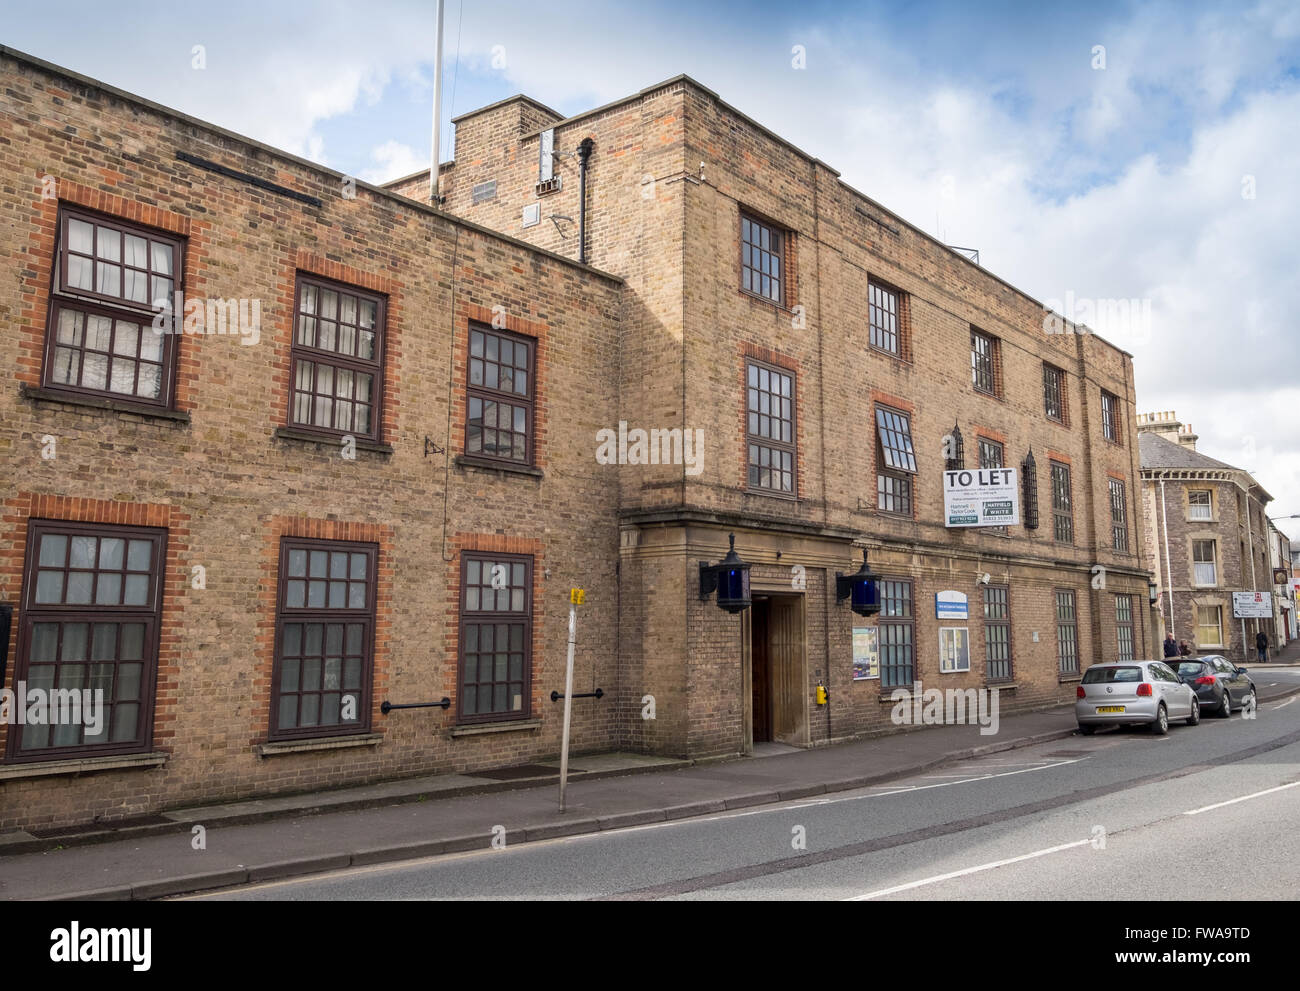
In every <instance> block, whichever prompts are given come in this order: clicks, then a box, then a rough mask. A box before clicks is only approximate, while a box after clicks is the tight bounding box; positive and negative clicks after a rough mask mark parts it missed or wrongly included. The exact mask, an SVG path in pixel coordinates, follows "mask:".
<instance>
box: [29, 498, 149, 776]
mask: <svg viewBox="0 0 1300 991" xmlns="http://www.w3.org/2000/svg"><path fill="white" fill-rule="evenodd" d="M47 535H55V536H66V537H67V538H68V546H67V548H66V549H65V556H64V566H63V567H62V568H60V569H56V570H61V571H63V572H64V574H65V575H66V574H67V572H68V571H79V572H84V573H88V574H91V575H92V576H95V579H96V580H95V581H93V584H94V585H95V586H96V589H97V587H98V581H97V578H98V576H99V575H100V574H102V573H109V574H112V573H119V572H118V569H102V570H101V568H100V563H99V562H100V560H101V557H100V555H101V554H102V549H101V544H100V541H101V540H102V539H105V538H117V539H121V540H122V541H124V544H123V568H122V569H121V571H120V573H122V574H123V575H124V576H125V575H126V574H127V573H128V572H127V571H126V568H127V564H126V558H127V554H128V548H129V546H130V544H129V542H130V541H131V540H147V541H149V542H150V544H151V548H150V560H149V570H148V572H147V573H148V575H149V587H148V593H147V596H146V597H147V599H148V600H149V601H148V602H146V604H145V605H143V606H135V605H95V604H93V603H63V602H59V603H38V602H37V601H36V593H37V584H38V581H37V571H38V570H39V560H38V551H39V547H40V543H41V538H42V537H44V536H47ZM79 536H85V537H94V538H96V544H95V555H96V562H95V564H94V565H93V566H92V567H91V568H76V569H73V568H70V567H69V565H70V563H71V553H72V538H74V537H79ZM166 561H167V531H166V530H165V529H161V528H158V527H137V526H121V525H117V524H91V523H82V522H77V521H70V520H51V519H32V520H29V521H28V525H27V547H26V553H25V555H24V564H23V592H22V616H21V619H20V621H19V626H18V638H17V639H18V649H17V655H16V656H17V663H16V665H15V671H14V681H15V682H17V681H19V680H22V681H28V680H29V673H30V670H31V667H32V661H31V648H32V634H33V632H34V630H35V627H36V625H37V624H38V623H57V624H59V625H60V627H62V625H63V624H66V623H85V624H86V625H87V627H88V631H87V639H86V659H85V660H84V661H80V662H78V661H75V660H74V661H70V662H69V663H73V664H76V663H81V664H84V665H85V667H86V679H87V680H83V682H82V684H81V685H80V686H79V687H80V688H87V687H89V684H90V683H89V680H88V679H89V676H90V673H91V671H90V669H91V667H92V665H93V664H94V663H95V662H94V661H93V660H92V658H91V655H92V652H93V643H94V636H93V635H94V627H95V625H96V624H97V623H98V624H118V625H124V624H127V623H139V624H141V625H143V626H144V631H143V635H142V642H141V658H140V663H141V671H140V683H139V698H138V699H127V700H125V702H127V703H131V702H135V703H136V704H138V705H139V707H140V708H139V711H138V714H137V728H136V734H135V737H134V738H133V739H132V740H129V741H127V740H123V741H118V742H116V743H114V742H105V743H92V744H85V743H82V744H81V745H79V746H75V747H74V746H59V747H56V746H46V747H39V748H32V749H28V750H23V749H20V745H21V738H22V736H23V729H24V727H22V726H18V725H12V726H11V727H10V729H9V734H8V743H7V745H6V748H5V761H6V762H7V763H29V762H35V761H51V760H63V759H74V758H75V759H84V758H86V757H100V756H104V757H107V756H113V755H118V754H133V753H147V752H148V751H149V750H150V749H151V748H152V742H153V723H154V707H155V704H156V694H157V682H158V651H159V645H160V633H161V628H162V603H163V594H164V591H165V587H164V586H165V582H166ZM134 573H136V574H141V573H143V572H139V571H136V572H134ZM124 581H125V579H124ZM63 595H66V584H64V585H63V591H62V593H61V598H62V596H63ZM95 595H96V596H97V595H98V591H97V590H96V592H95ZM62 636H63V631H62V629H61V628H60V631H59V644H60V649H61V644H62ZM119 636H120V634H119ZM132 660H133V659H129V660H126V661H123V660H120V659H119V660H114V661H113V662H112V663H114V664H115V665H116V664H123V663H132ZM53 663H54V665H55V667H56V678H57V668H58V667H60V666H61V665H62V664H63V661H62V660H61V659H60V660H59V661H56V662H53ZM101 663H104V662H101ZM55 684H56V686H57V681H56V682H55ZM113 684H114V688H113V692H114V694H115V693H116V691H117V670H115V671H114V674H113ZM57 687H64V688H66V687H69V686H57ZM110 703H111V704H112V705H113V706H115V705H116V704H118V703H116V702H114V699H113V697H109V698H106V700H105V704H106V705H109V704H110ZM104 715H105V719H106V724H105V726H104V731H105V733H106V734H107V735H108V736H109V737H110V738H111V735H112V725H111V719H112V710H111V708H110V710H109V711H108V712H106V713H105V714H104ZM83 729H84V727H83ZM51 738H53V734H52V733H51Z"/></svg>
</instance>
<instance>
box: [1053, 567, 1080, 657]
mask: <svg viewBox="0 0 1300 991" xmlns="http://www.w3.org/2000/svg"><path fill="white" fill-rule="evenodd" d="M1062 596H1068V597H1069V599H1068V601H1069V603H1070V614H1071V615H1070V618H1069V619H1068V620H1066V619H1064V618H1062V616H1061V601H1062V600H1061V597H1062ZM1052 607H1053V608H1052V615H1053V616H1054V617H1055V620H1056V670H1057V674H1058V675H1062V676H1066V677H1069V676H1072V675H1077V674H1079V673H1080V655H1081V653H1082V651H1081V649H1080V645H1079V597H1078V596H1077V595H1076V594H1075V590H1074V589H1072V588H1056V589H1053V590H1052ZM1067 628H1068V629H1069V630H1071V631H1072V633H1073V636H1072V637H1070V638H1069V641H1068V642H1069V643H1071V644H1073V647H1074V649H1073V656H1072V660H1073V664H1074V666H1073V667H1069V668H1067V667H1066V666H1065V661H1066V657H1065V652H1064V649H1063V648H1064V647H1065V644H1066V642H1067V640H1066V638H1065V637H1062V636H1061V631H1062V630H1063V629H1067Z"/></svg>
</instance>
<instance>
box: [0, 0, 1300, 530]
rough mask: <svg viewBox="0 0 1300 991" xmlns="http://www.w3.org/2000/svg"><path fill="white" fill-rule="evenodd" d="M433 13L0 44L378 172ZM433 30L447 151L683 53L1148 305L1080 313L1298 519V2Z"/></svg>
mask: <svg viewBox="0 0 1300 991" xmlns="http://www.w3.org/2000/svg"><path fill="white" fill-rule="evenodd" d="M432 11H433V4H432V3H431V2H430V0H372V2H368V3H365V4H360V3H345V2H341V0H323V2H322V0H317V2H311V3H307V2H297V0H278V2H274V3H268V2H266V0H262V2H258V3H252V2H248V0H228V2H225V3H222V4H220V5H192V6H180V7H178V6H177V5H175V4H163V3H146V2H131V0H123V2H120V3H119V4H117V5H116V6H113V7H109V6H108V5H103V4H100V3H97V2H96V3H87V2H79V0H74V2H65V3H62V4H60V5H59V8H58V14H57V16H55V15H52V14H51V12H50V10H49V8H44V7H40V6H39V5H22V6H16V7H12V8H11V9H10V10H9V11H7V13H6V22H5V27H4V29H3V41H4V43H5V44H7V45H11V46H12V47H15V48H18V49H21V50H24V51H27V52H30V53H32V54H34V55H38V56H40V57H43V58H46V59H49V60H50V61H52V62H56V63H58V64H60V65H64V66H67V67H68V68H72V69H75V70H78V71H80V72H84V73H86V74H88V75H91V76H94V77H97V78H100V79H103V80H105V81H107V82H110V83H113V84H115V85H118V86H121V87H123V88H125V89H128V90H131V91H133V92H136V93H140V94H142V95H144V96H148V97H150V98H153V99H155V100H158V101H159V102H162V103H164V104H167V105H170V106H174V107H176V108H178V109H180V110H183V111H186V112H188V113H192V114H194V115H196V116H199V117H202V118H204V119H207V120H211V121H213V122H215V123H218V124H221V125H223V126H226V127H229V128H231V129H233V130H236V131H239V132H242V133H246V134H249V135H251V136H253V137H256V138H259V139H261V140H264V141H267V142H269V143H271V144H273V145H276V146H278V147H282V148H285V149H287V150H290V151H293V152H296V153H298V154H302V155H305V156H307V157H309V158H312V159H314V160H317V161H320V162H323V163H325V164H328V165H330V166H332V167H334V168H336V169H339V170H341V171H344V172H347V173H350V174H355V175H358V176H361V177H364V178H367V179H372V180H382V179H387V178H393V177H396V176H398V175H402V174H405V173H407V172H411V171H414V170H416V169H418V168H421V167H422V166H423V165H424V164H425V163H427V160H428V156H429V151H430V145H431V141H430V118H431V106H432V49H433V14H432ZM195 45H202V46H204V50H205V55H206V67H205V68H204V69H202V70H197V69H194V68H193V67H192V61H193V55H192V51H193V47H194V46H195ZM796 45H800V46H803V50H804V52H805V53H806V67H805V68H803V69H795V68H793V67H792V49H793V48H794V46H796ZM445 46H446V53H447V63H446V66H445V75H444V89H443V92H444V134H445V137H444V149H446V152H445V155H444V157H448V156H449V155H450V147H451V146H450V140H451V127H450V124H448V123H446V120H447V119H448V118H450V116H452V115H454V114H456V113H463V112H465V111H466V110H470V109H473V108H475V107H478V106H482V105H484V104H486V103H490V102H492V101H494V100H498V99H501V98H502V97H505V96H509V95H511V94H513V93H518V92H524V93H527V94H528V95H530V96H532V97H534V98H536V99H538V100H540V101H541V102H542V103H545V104H547V105H549V106H552V107H554V108H555V109H557V110H559V111H561V112H565V113H576V112H578V111H581V110H585V109H588V108H590V107H593V106H597V105H599V104H602V103H605V102H608V101H610V100H613V99H617V98H619V97H621V96H625V95H628V94H630V93H633V92H635V91H636V90H638V89H640V88H642V87H644V86H647V85H650V84H652V83H655V82H658V81H660V80H662V79H666V78H668V77H670V76H673V75H676V74H678V73H681V72H685V73H688V74H690V75H692V76H694V77H695V78H696V79H698V80H699V81H700V82H702V83H704V84H705V85H706V86H709V87H710V88H712V89H714V90H716V91H717V92H718V93H719V94H720V95H721V96H722V97H723V98H724V99H725V100H727V101H728V102H730V103H732V104H733V105H735V106H737V107H738V108H740V109H741V110H743V111H745V112H746V113H748V114H750V115H751V116H753V117H754V118H756V119H757V120H759V121H760V122H762V123H763V124H765V125H766V126H768V127H770V128H771V129H773V130H774V131H776V132H777V133H779V134H781V135H783V136H784V137H786V138H788V139H789V140H791V141H793V142H794V143H795V144H797V145H799V146H800V147H801V148H803V149H804V150H805V151H807V152H809V153H810V154H813V155H816V156H817V157H819V158H821V159H823V160H824V161H826V162H828V163H829V164H831V165H832V166H834V167H835V168H837V169H839V170H840V171H841V172H842V173H843V177H844V180H845V181H846V182H848V183H849V184H850V185H852V186H854V187H856V188H857V189H860V190H862V191H863V192H865V193H867V194H868V195H870V196H872V197H874V198H875V199H877V200H879V201H880V202H882V203H884V204H885V205H886V206H887V207H889V208H891V209H893V210H894V211H896V212H897V213H899V214H900V215H902V216H903V217H905V218H906V219H907V220H909V221H910V222H912V223H914V224H916V225H917V226H919V227H921V228H923V229H925V230H926V231H928V232H930V233H933V234H936V235H938V236H939V237H941V238H942V239H944V240H945V241H947V242H948V243H951V244H960V245H964V246H972V247H977V248H979V249H980V252H981V261H982V262H983V264H984V265H986V266H987V267H988V268H990V269H991V270H992V271H994V272H996V273H997V274H998V275H1000V276H1002V277H1003V278H1005V279H1007V280H1008V281H1010V282H1012V283H1013V284H1015V285H1017V286H1019V287H1020V288H1022V289H1024V290H1025V291H1027V292H1029V293H1030V294H1032V295H1034V296H1035V297H1037V298H1038V299H1041V300H1044V301H1051V302H1060V301H1064V300H1066V299H1067V298H1074V299H1081V300H1115V299H1124V300H1139V301H1149V304H1145V305H1149V312H1150V315H1151V316H1150V320H1149V322H1147V321H1134V320H1130V321H1128V322H1127V323H1113V324H1112V325H1110V326H1107V325H1105V323H1106V322H1105V321H1103V320H1098V321H1097V322H1096V323H1094V326H1095V327H1096V329H1097V330H1098V331H1099V332H1100V333H1102V334H1103V335H1104V336H1106V337H1108V338H1109V339H1112V340H1114V341H1115V342H1116V343H1118V344H1120V345H1121V346H1123V347H1126V348H1127V349H1129V350H1130V351H1132V352H1133V353H1134V355H1135V362H1136V363H1135V368H1136V375H1137V385H1138V394H1139V408H1140V409H1141V410H1164V409H1174V410H1177V411H1178V413H1179V414H1180V415H1181V416H1182V418H1183V419H1184V420H1187V421H1190V422H1191V423H1192V424H1193V425H1194V426H1195V428H1196V429H1197V431H1198V433H1199V434H1200V435H1201V450H1203V451H1205V452H1206V453H1208V454H1211V455H1213V456H1215V457H1218V458H1221V459H1223V460H1226V461H1229V462H1232V463H1234V464H1238V465H1240V466H1242V467H1245V468H1249V469H1252V470H1254V471H1255V472H1256V474H1257V476H1258V477H1259V479H1260V481H1261V482H1262V483H1263V484H1264V485H1265V486H1266V487H1267V488H1268V489H1269V490H1270V491H1271V492H1272V493H1273V495H1274V496H1275V498H1276V500H1277V501H1276V502H1275V503H1274V504H1273V505H1272V506H1271V507H1270V509H1271V511H1272V514H1273V515H1282V514H1292V513H1300V385H1298V384H1297V368H1298V366H1300V344H1298V343H1297V342H1298V341H1300V335H1298V334H1297V332H1296V330H1295V329H1294V328H1293V326H1292V321H1293V320H1294V319H1295V314H1296V313H1297V312H1300V279H1297V276H1296V273H1297V272H1298V271H1300V248H1298V247H1297V244H1298V241H1297V237H1296V232H1297V231H1298V230H1300V138H1297V135H1296V132H1297V126H1296V125H1297V122H1300V3H1297V2H1295V0H1286V2H1284V0H1246V2H1245V3H1197V2H1176V3H1105V2H1103V3H1087V4H1082V3H1081V4H1070V5H1062V4H1055V3H1012V2H1003V3H977V2H943V3H930V4H925V3H919V4H918V3H901V2H899V3H865V4H844V3H821V2H813V3H801V4H797V5H796V4H777V3H770V2H762V3H743V4H742V3H720V4H719V3H708V4H704V3H698V2H696V3H685V2H676V0H674V2H664V3H635V4H633V3H620V2H594V0H576V2H569V3H561V4H554V3H552V4H537V3H521V2H508V0H494V2H475V0H465V2H464V3H461V2H460V0H448V2H447V4H446V23H445ZM1096 46H1104V49H1105V51H1104V65H1099V64H1098V61H1099V59H1098V55H1097V51H1096ZM458 50H459V56H457V51H458ZM1247 190H1249V193H1250V195H1245V193H1246V192H1247ZM1134 312H1137V311H1134ZM1295 523H1300V521H1293V525H1291V531H1292V532H1293V533H1294V534H1295V535H1297V536H1300V526H1297V525H1294V524H1295ZM1285 526H1286V525H1285V524H1284V528H1285Z"/></svg>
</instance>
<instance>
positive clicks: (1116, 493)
mask: <svg viewBox="0 0 1300 991" xmlns="http://www.w3.org/2000/svg"><path fill="white" fill-rule="evenodd" d="M1107 482H1108V483H1109V484H1108V485H1107V488H1108V489H1109V494H1110V533H1111V549H1112V550H1115V551H1119V552H1121V553H1125V554H1127V553H1128V494H1127V491H1126V489H1127V487H1126V486H1125V485H1124V483H1123V482H1121V481H1120V480H1119V479H1118V478H1109V479H1107Z"/></svg>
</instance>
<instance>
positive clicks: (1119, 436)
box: [1101, 389, 1124, 444]
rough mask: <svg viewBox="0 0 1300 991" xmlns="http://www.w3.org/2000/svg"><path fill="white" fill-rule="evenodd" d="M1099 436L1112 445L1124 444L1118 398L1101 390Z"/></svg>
mask: <svg viewBox="0 0 1300 991" xmlns="http://www.w3.org/2000/svg"><path fill="white" fill-rule="evenodd" d="M1101 435H1102V437H1104V438H1105V439H1106V440H1108V441H1110V442H1111V443H1112V444H1122V443H1124V434H1123V431H1122V430H1121V429H1120V423H1119V396H1117V395H1115V394H1114V393H1113V392H1107V391H1106V390H1105V389H1102V390H1101Z"/></svg>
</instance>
